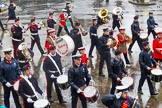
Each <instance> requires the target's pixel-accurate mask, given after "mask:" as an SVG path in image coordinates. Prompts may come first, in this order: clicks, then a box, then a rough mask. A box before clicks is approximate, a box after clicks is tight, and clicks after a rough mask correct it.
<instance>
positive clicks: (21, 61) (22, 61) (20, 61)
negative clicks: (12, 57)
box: [19, 60, 27, 63]
mask: <svg viewBox="0 0 162 108" xmlns="http://www.w3.org/2000/svg"><path fill="white" fill-rule="evenodd" d="M26 62H27V61H25V60H19V63H26Z"/></svg>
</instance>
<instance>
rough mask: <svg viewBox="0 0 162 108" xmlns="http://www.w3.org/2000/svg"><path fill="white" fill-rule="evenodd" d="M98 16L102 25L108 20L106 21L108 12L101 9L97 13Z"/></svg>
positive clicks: (107, 20)
mask: <svg viewBox="0 0 162 108" xmlns="http://www.w3.org/2000/svg"><path fill="white" fill-rule="evenodd" d="M98 16H99V17H100V18H101V19H102V20H103V22H104V23H108V22H109V19H108V10H107V9H101V10H100V11H99V12H98Z"/></svg>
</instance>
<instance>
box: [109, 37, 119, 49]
mask: <svg viewBox="0 0 162 108" xmlns="http://www.w3.org/2000/svg"><path fill="white" fill-rule="evenodd" d="M107 43H109V44H110V45H109V46H108V47H109V48H114V47H115V46H116V44H117V41H116V39H115V38H113V37H111V38H109V39H108V40H107Z"/></svg>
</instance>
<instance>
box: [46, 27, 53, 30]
mask: <svg viewBox="0 0 162 108" xmlns="http://www.w3.org/2000/svg"><path fill="white" fill-rule="evenodd" d="M52 29H54V28H51V27H48V28H47V30H52ZM54 30H55V29H54Z"/></svg>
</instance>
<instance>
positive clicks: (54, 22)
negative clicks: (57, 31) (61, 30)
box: [47, 12, 56, 30]
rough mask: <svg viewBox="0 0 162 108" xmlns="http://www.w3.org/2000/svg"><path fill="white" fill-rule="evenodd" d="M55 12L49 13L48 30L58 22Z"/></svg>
mask: <svg viewBox="0 0 162 108" xmlns="http://www.w3.org/2000/svg"><path fill="white" fill-rule="evenodd" d="M53 14H54V12H50V13H49V17H48V19H47V27H48V28H47V30H51V29H54V25H55V24H56V21H55V20H54V19H53Z"/></svg>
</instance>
